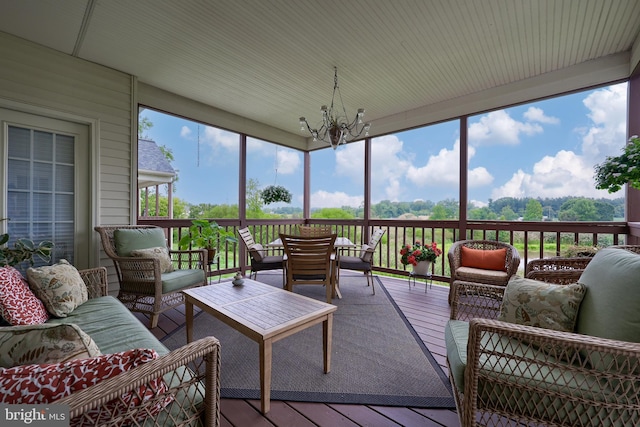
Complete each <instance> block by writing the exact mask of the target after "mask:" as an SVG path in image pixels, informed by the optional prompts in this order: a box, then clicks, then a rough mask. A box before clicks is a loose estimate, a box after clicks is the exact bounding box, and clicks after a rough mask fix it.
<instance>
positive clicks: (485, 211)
mask: <svg viewBox="0 0 640 427" xmlns="http://www.w3.org/2000/svg"><path fill="white" fill-rule="evenodd" d="M467 218H468V219H476V220H482V219H489V220H491V219H498V215H496V213H495V212H493V211H492V210H491V209H489V208H488V207H483V208H474V209H471V210H469V213H467Z"/></svg>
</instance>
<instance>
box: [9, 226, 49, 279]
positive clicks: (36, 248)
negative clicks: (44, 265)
mask: <svg viewBox="0 0 640 427" xmlns="http://www.w3.org/2000/svg"><path fill="white" fill-rule="evenodd" d="M6 220H7V218H2V219H0V221H6ZM8 242H9V233H4V234H0V266H5V265H8V266H11V267H14V266H16V265H19V264H22V263H23V262H25V261H27V262H28V263H29V265H33V263H34V261H33V256H34V255H36V256H37V257H38V258H40V259H42V260H43V261H46V262H49V260H50V259H51V252H52V251H53V246H54V244H53V242H50V241H48V240H45V241H42V242H40V243H38V244H37V245H36V244H35V243H33V241H31V240H29V239H18V240H16V241H15V242H14V243H13V247H9V245H8Z"/></svg>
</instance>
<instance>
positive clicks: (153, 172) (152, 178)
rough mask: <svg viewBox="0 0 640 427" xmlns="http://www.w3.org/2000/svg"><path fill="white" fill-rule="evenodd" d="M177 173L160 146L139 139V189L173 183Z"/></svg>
mask: <svg viewBox="0 0 640 427" xmlns="http://www.w3.org/2000/svg"><path fill="white" fill-rule="evenodd" d="M175 176H176V171H175V169H173V167H172V166H171V163H169V160H167V158H166V157H165V155H164V154H163V153H162V151H161V150H160V148H159V147H158V145H157V144H156V143H155V142H154V141H151V140H148V139H138V188H144V187H149V186H152V185H160V184H166V183H169V182H173V180H174V178H175Z"/></svg>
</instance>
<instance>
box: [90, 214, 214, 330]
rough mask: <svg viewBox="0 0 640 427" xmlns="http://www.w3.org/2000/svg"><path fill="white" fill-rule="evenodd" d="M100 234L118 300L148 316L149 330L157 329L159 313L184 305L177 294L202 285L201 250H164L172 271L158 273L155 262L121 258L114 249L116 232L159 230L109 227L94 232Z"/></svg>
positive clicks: (204, 260)
mask: <svg viewBox="0 0 640 427" xmlns="http://www.w3.org/2000/svg"><path fill="white" fill-rule="evenodd" d="M94 229H95V230H96V231H97V232H98V233H99V234H100V240H101V241H102V248H103V249H104V252H105V253H106V254H107V256H108V257H109V258H111V260H112V261H113V265H114V266H115V269H116V274H117V275H118V281H119V282H120V289H119V290H118V299H119V300H120V301H121V302H122V303H123V304H124V305H125V306H126V307H127V308H128V309H129V310H131V311H134V312H139V313H146V314H149V315H150V316H151V320H150V327H151V328H155V327H156V326H157V325H158V318H159V316H160V313H162V312H164V311H166V310H168V309H170V308H173V307H176V306H178V305H181V304H183V303H184V297H183V295H182V293H181V292H180V291H182V290H184V289H188V288H191V287H195V286H201V285H204V284H206V272H205V268H206V265H207V253H206V251H205V250H202V249H201V250H187V251H174V250H171V249H168V253H169V256H170V258H171V263H172V264H173V267H174V268H175V270H174V271H172V272H168V273H162V270H161V267H160V261H159V260H158V259H157V258H145V257H138V256H121V255H120V254H118V251H117V249H116V242H115V239H114V233H115V232H116V230H149V229H157V230H162V229H161V228H160V227H156V226H152V225H111V226H103V227H95V228H94Z"/></svg>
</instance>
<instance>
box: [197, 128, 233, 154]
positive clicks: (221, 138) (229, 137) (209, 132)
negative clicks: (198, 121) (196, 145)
mask: <svg viewBox="0 0 640 427" xmlns="http://www.w3.org/2000/svg"><path fill="white" fill-rule="evenodd" d="M238 141H239V136H238V134H237V133H233V132H228V131H226V130H222V129H220V128H214V127H211V126H205V128H204V142H206V143H207V144H209V145H211V146H212V147H213V148H218V147H220V148H224V149H226V150H228V151H236V152H237V151H238V146H239V144H238Z"/></svg>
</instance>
